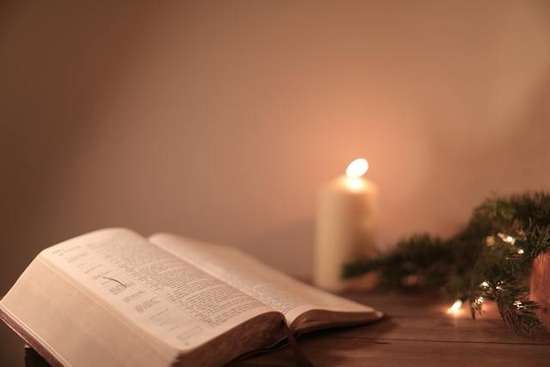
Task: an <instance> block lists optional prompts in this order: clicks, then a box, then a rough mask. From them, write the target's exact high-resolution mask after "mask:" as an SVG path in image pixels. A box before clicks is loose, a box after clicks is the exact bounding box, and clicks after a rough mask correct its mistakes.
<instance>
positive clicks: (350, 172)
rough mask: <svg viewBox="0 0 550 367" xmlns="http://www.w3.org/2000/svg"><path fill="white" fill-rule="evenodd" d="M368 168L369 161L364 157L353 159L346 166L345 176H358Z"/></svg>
mask: <svg viewBox="0 0 550 367" xmlns="http://www.w3.org/2000/svg"><path fill="white" fill-rule="evenodd" d="M368 170H369V162H368V161H367V160H366V159H365V158H357V159H354V160H353V161H352V162H351V163H350V164H349V165H348V168H346V176H348V177H349V178H359V177H361V176H363V175H364V174H365V173H367V171H368Z"/></svg>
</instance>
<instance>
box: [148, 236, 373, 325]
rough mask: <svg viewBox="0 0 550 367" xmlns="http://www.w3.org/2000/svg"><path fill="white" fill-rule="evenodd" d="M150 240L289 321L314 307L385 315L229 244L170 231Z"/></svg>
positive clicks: (368, 315) (366, 317) (368, 314)
mask: <svg viewBox="0 0 550 367" xmlns="http://www.w3.org/2000/svg"><path fill="white" fill-rule="evenodd" d="M149 240H150V241H151V242H152V243H154V244H156V245H158V246H159V247H161V248H163V249H165V250H166V251H169V252H171V253H173V254H174V255H176V256H178V257H180V258H182V259H185V260H187V261H189V262H190V263H193V264H195V265H196V266H198V267H200V268H201V269H203V270H204V271H206V272H208V273H209V274H211V275H214V276H216V277H217V278H219V279H222V280H223V281H225V282H227V283H228V284H231V285H232V286H234V287H235V288H238V289H240V290H242V291H243V292H244V293H247V294H248V295H250V296H252V297H254V298H256V299H258V300H260V301H261V302H262V303H264V304H266V305H269V306H270V307H272V308H273V309H275V310H277V311H279V312H281V313H283V314H284V315H285V317H286V319H287V322H288V323H289V324H292V323H293V322H294V321H295V320H296V319H297V318H298V317H299V316H301V315H302V314H304V313H306V312H307V311H312V310H326V311H333V312H344V313H355V314H357V315H360V316H361V317H364V318H365V319H377V318H380V317H381V315H382V314H381V313H379V312H377V311H376V310H374V309H372V308H370V307H368V306H364V305H361V304H358V303H355V302H352V301H349V300H346V299H344V298H341V297H337V296H335V295H332V294H329V293H327V292H324V291H321V290H318V289H316V288H313V287H310V286H308V285H306V284H304V283H301V282H299V281H297V280H294V279H292V278H291V277H289V276H287V275H285V274H283V273H281V272H279V271H276V270H274V269H272V268H270V267H269V266H267V265H265V264H263V263H261V262H260V261H258V260H256V259H254V258H253V257H251V256H248V255H246V254H244V253H242V252H239V251H238V250H236V249H234V248H231V247H228V246H219V245H213V244H208V243H204V242H199V241H195V240H190V239H184V238H182V237H178V236H175V235H170V234H156V235H153V236H151V237H150V238H149Z"/></svg>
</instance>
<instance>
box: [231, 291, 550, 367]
mask: <svg viewBox="0 0 550 367" xmlns="http://www.w3.org/2000/svg"><path fill="white" fill-rule="evenodd" d="M349 298H352V299H354V300H356V301H359V302H362V303H365V304H368V305H370V306H373V307H375V308H377V309H379V310H381V311H383V312H385V313H387V314H388V315H389V316H390V317H389V318H388V319H387V320H382V321H380V322H378V323H375V324H371V325H367V326H362V327H356V328H353V329H341V330H331V331H324V332H320V333H316V334H314V335H306V336H303V337H302V338H300V339H299V345H300V347H301V348H302V350H303V351H304V354H306V355H307V357H308V358H309V359H310V360H311V361H312V362H313V363H314V365H315V367H328V366H343V367H347V366H349V367H386V366H387V367H390V366H391V367H395V366H398V367H406V366H411V367H431V366H434V367H435V366H438V367H440V366H444V367H453V366H457V367H458V366H460V367H465V366H483V367H491V366H495V367H496V366H498V367H512V366H514V367H517V366H521V367H530V366H537V367H544V366H550V339H545V340H544V339H542V340H541V339H539V340H533V339H530V338H527V337H521V336H518V335H515V334H514V333H513V332H512V331H511V330H510V329H508V328H507V327H506V326H505V325H504V323H503V322H502V321H501V320H500V318H499V316H498V314H497V312H496V309H495V307H494V305H487V307H486V308H487V309H488V310H487V312H486V313H485V314H484V315H483V317H482V318H481V319H477V320H472V319H471V316H470V314H469V311H468V310H467V309H466V308H464V309H463V310H462V312H461V314H460V315H458V316H451V315H448V314H447V313H446V309H447V307H448V306H449V304H448V302H443V301H441V300H437V297H435V296H431V295H421V296H413V295H409V296H404V295H390V294H379V293H375V294H364V295H355V296H354V295H349ZM292 365H294V362H293V356H292V353H291V352H290V350H289V349H288V348H285V349H282V350H279V351H275V352H272V353H269V354H264V355H260V356H257V357H254V358H252V359H249V360H246V361H243V362H239V363H238V364H234V365H232V366H231V367H252V366H270V367H279V366H292Z"/></svg>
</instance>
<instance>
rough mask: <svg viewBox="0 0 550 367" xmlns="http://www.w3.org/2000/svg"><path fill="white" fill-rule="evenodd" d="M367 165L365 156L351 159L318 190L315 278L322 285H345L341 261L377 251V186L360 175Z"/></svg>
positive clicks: (340, 287) (336, 287) (338, 287)
mask: <svg viewBox="0 0 550 367" xmlns="http://www.w3.org/2000/svg"><path fill="white" fill-rule="evenodd" d="M368 168H369V164H368V162H367V160H366V159H363V158H359V159H356V160H354V161H353V162H351V163H350V164H349V166H348V168H347V169H346V175H344V176H340V177H337V178H336V179H334V180H332V181H331V182H329V183H328V184H327V185H326V186H324V187H323V188H322V189H321V191H320V193H319V208H318V213H317V237H316V246H315V262H314V267H315V268H314V282H315V284H316V285H318V286H319V287H321V288H325V289H327V290H332V291H340V290H343V289H345V288H346V285H347V282H346V281H344V280H343V279H342V269H343V267H344V265H345V264H346V263H348V262H350V261H353V260H357V259H358V258H359V257H364V256H369V255H371V254H373V253H375V252H376V250H375V247H374V243H373V242H374V238H373V234H374V233H373V231H374V219H375V218H374V206H375V200H376V186H375V185H374V184H373V183H372V182H370V181H368V180H366V179H365V178H363V175H364V174H365V173H366V172H367V170H368Z"/></svg>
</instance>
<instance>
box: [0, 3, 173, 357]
mask: <svg viewBox="0 0 550 367" xmlns="http://www.w3.org/2000/svg"><path fill="white" fill-rule="evenodd" d="M129 4H130V2H129V3H128V4H126V5H129ZM131 4H132V6H131V7H130V6H125V4H121V3H117V5H115V4H110V5H109V6H102V5H100V4H99V3H95V2H88V3H86V4H82V3H75V2H70V1H61V2H16V1H13V2H2V3H1V4H0V80H1V81H2V82H1V85H0V111H1V118H0V120H1V127H2V134H0V167H1V172H2V183H1V185H0V187H1V195H2V199H1V202H2V205H1V207H2V211H1V212H0V221H1V222H2V223H3V225H2V241H1V244H0V250H1V251H2V256H1V259H2V264H1V266H0V294H2V295H3V294H4V293H5V292H6V291H7V290H8V288H9V287H10V286H11V285H12V284H13V282H14V281H15V280H16V278H17V276H18V275H19V274H20V272H21V271H22V270H23V269H24V268H25V266H26V265H27V264H28V263H29V262H30V261H31V260H32V259H33V258H34V256H36V254H37V253H38V252H39V251H40V250H41V249H42V248H44V247H46V246H47V245H50V244H52V243H55V242H58V241H60V240H63V239H64V237H65V236H66V234H64V233H63V234H60V233H55V231H51V230H48V229H47V228H46V229H45V230H40V231H37V230H35V228H36V227H37V224H39V223H40V222H41V221H44V220H45V218H47V217H48V216H52V215H53V216H55V215H56V213H51V212H49V211H48V205H47V203H49V202H51V201H53V200H55V201H63V197H51V195H49V192H50V189H51V185H52V182H53V179H52V178H55V177H56V175H57V174H58V173H59V172H60V171H62V170H63V169H64V166H65V165H66V164H67V163H68V162H70V161H71V160H72V159H74V157H75V156H76V155H78V154H80V152H79V142H82V141H86V140H87V139H89V138H90V137H92V136H94V131H95V129H96V126H95V121H94V119H93V117H94V112H95V110H96V108H98V106H99V105H101V102H102V100H104V99H106V98H108V91H109V88H110V87H111V86H113V85H114V84H115V83H116V81H117V79H118V78H120V77H121V76H122V75H123V74H124V70H125V68H126V67H128V65H129V64H131V61H132V58H133V57H134V54H133V53H134V49H135V48H136V47H137V46H139V44H140V39H141V38H142V37H143V35H144V34H145V33H146V32H148V30H149V29H150V27H151V26H153V25H154V22H155V21H157V20H158V17H157V15H158V13H160V12H163V11H167V9H166V7H164V8H163V7H152V6H150V3H149V2H145V1H143V2H140V3H136V2H131ZM114 35H116V37H115V36H114ZM38 227H39V228H40V226H38ZM70 230H71V231H80V230H82V231H84V230H85V229H80V228H71V229H70ZM74 234H75V235H76V234H77V233H74ZM0 365H2V366H20V365H23V345H22V343H21V342H20V341H19V340H18V339H17V338H16V337H15V336H13V335H12V333H11V332H9V331H8V330H7V328H5V327H4V326H0Z"/></svg>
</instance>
